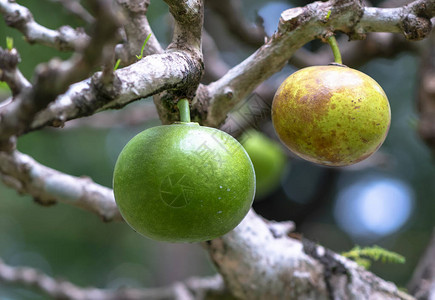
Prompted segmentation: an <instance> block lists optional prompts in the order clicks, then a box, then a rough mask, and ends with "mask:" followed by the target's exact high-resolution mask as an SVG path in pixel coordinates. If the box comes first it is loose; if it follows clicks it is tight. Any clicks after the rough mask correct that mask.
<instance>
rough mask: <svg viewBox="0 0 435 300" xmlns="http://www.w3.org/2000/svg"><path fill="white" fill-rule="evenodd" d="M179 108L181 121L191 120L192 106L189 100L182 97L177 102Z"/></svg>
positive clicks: (187, 121)
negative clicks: (190, 106)
mask: <svg viewBox="0 0 435 300" xmlns="http://www.w3.org/2000/svg"><path fill="white" fill-rule="evenodd" d="M177 106H178V109H179V110H180V121H181V122H186V123H189V122H190V108H189V100H187V99H181V100H179V101H178V103H177Z"/></svg>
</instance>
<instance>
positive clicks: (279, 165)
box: [240, 130, 287, 200]
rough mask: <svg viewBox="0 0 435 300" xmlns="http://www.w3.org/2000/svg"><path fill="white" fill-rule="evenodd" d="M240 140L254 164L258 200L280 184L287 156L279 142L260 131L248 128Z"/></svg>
mask: <svg viewBox="0 0 435 300" xmlns="http://www.w3.org/2000/svg"><path fill="white" fill-rule="evenodd" d="M240 141H241V143H242V145H243V147H244V148H245V150H246V152H248V154H249V157H250V158H251V160H252V164H253V165H254V170H255V179H256V187H257V191H256V193H255V198H256V199H257V200H258V199H261V198H263V197H265V196H267V195H268V194H269V193H270V192H272V191H273V190H275V189H276V188H277V187H278V186H279V183H280V178H281V176H282V174H283V171H284V169H285V166H286V162H287V157H286V155H285V153H284V151H283V149H282V147H281V145H279V143H277V142H275V141H273V140H271V139H270V138H268V137H267V136H266V135H264V134H262V133H261V132H259V131H256V130H248V131H247V132H245V133H244V134H243V136H242V137H241V139H240Z"/></svg>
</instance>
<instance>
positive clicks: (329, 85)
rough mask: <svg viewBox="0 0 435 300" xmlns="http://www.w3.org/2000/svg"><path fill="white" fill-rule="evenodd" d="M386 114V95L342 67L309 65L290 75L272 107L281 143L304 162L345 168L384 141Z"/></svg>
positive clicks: (369, 80)
mask: <svg viewBox="0 0 435 300" xmlns="http://www.w3.org/2000/svg"><path fill="white" fill-rule="evenodd" d="M390 120H391V113H390V105H389V103H388V99H387V96H386V95H385V93H384V91H383V90H382V88H381V87H380V85H379V84H378V83H377V82H376V81H374V80H373V79H372V78H371V77H369V76H367V75H366V74H364V73H362V72H359V71H357V70H354V69H351V68H347V67H345V66H334V65H330V66H315V67H308V68H304V69H301V70H299V71H297V72H295V73H293V74H292V75H290V76H289V77H288V78H287V79H286V80H285V81H284V82H283V83H282V84H281V86H280V87H279V89H278V91H277V92H276V94H275V97H274V100H273V104H272V121H273V125H274V127H275V130H276V132H277V134H278V136H279V138H280V139H281V141H282V142H283V143H284V144H285V145H286V146H287V147H288V148H289V149H290V150H291V151H292V152H294V153H295V154H296V155H298V156H300V157H301V158H304V159H306V160H308V161H311V162H314V163H318V164H322V165H328V166H346V165H351V164H354V163H357V162H359V161H361V160H363V159H365V158H367V157H368V156H370V155H371V154H373V153H374V152H375V151H376V150H377V149H378V148H379V147H380V146H381V145H382V143H383V142H384V140H385V138H386V135H387V132H388V129H389V127H390Z"/></svg>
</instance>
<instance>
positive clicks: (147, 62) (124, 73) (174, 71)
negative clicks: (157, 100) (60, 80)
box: [28, 51, 201, 130]
mask: <svg viewBox="0 0 435 300" xmlns="http://www.w3.org/2000/svg"><path fill="white" fill-rule="evenodd" d="M200 72H201V66H200V65H199V64H198V61H196V60H193V59H192V57H191V55H189V54H188V53H186V52H184V51H170V52H165V53H162V54H154V55H149V56H147V57H145V58H143V59H141V60H140V61H138V62H137V63H134V64H132V65H130V66H128V67H125V68H122V69H119V70H117V71H116V72H115V81H114V85H113V86H111V87H110V89H111V90H109V91H107V90H105V89H104V87H101V85H99V80H98V77H99V74H97V75H96V76H94V78H93V79H88V80H85V81H81V82H78V83H76V84H73V85H72V86H71V87H70V88H69V89H68V91H67V92H66V93H65V94H63V95H61V96H60V97H58V98H57V99H56V101H54V102H53V103H52V104H51V105H50V106H49V107H48V108H47V109H45V110H44V111H42V112H41V113H40V114H39V115H38V116H37V117H36V118H35V120H34V122H33V123H32V124H31V126H30V128H28V130H34V129H38V128H41V127H43V126H47V125H52V126H62V125H63V124H64V122H66V121H68V120H71V119H76V118H79V117H84V116H89V115H92V114H95V113H96V112H98V111H102V110H105V109H110V108H121V107H123V106H125V105H127V104H128V103H131V102H133V101H136V100H139V99H142V98H146V97H148V96H151V95H154V94H156V93H158V92H161V91H163V90H167V89H175V88H180V87H183V86H191V85H193V84H195V83H194V82H196V80H194V79H195V78H196V76H198V75H196V76H194V77H195V78H192V77H193V75H192V74H198V73H200Z"/></svg>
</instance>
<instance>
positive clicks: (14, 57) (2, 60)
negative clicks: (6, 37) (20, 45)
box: [0, 47, 21, 70]
mask: <svg viewBox="0 0 435 300" xmlns="http://www.w3.org/2000/svg"><path fill="white" fill-rule="evenodd" d="M20 62H21V57H20V54H19V53H18V51H17V49H15V48H14V49H12V50H7V49H2V48H1V47H0V69H4V70H13V69H15V68H16V67H17V65H18V64H19V63H20Z"/></svg>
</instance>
